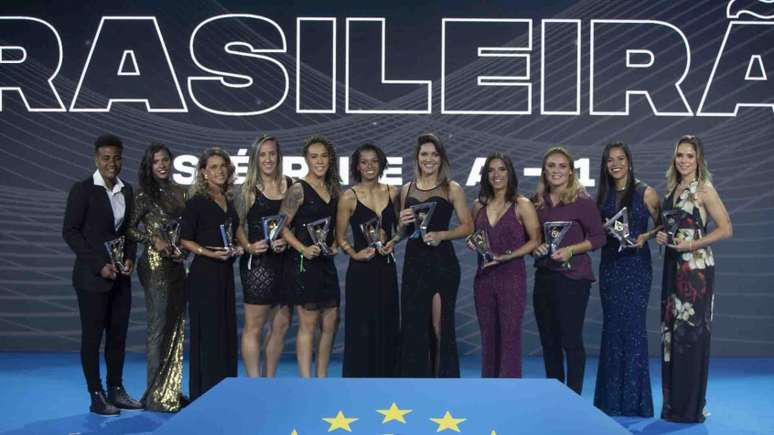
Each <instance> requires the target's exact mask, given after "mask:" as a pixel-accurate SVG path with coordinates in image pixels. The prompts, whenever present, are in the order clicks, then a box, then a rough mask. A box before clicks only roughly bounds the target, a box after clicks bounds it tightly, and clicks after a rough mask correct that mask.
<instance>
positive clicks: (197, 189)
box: [190, 147, 236, 199]
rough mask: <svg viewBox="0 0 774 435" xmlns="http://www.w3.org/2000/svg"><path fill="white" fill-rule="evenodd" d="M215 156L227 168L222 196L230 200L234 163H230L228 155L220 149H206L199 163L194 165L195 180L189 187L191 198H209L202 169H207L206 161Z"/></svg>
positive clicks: (234, 169)
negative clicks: (226, 177) (199, 196)
mask: <svg viewBox="0 0 774 435" xmlns="http://www.w3.org/2000/svg"><path fill="white" fill-rule="evenodd" d="M215 156H218V157H221V158H222V159H223V160H224V161H225V162H226V165H227V166H228V179H227V180H226V184H225V185H224V186H223V194H224V195H225V196H226V198H228V199H231V187H232V186H233V185H234V172H235V171H236V167H235V166H234V163H232V162H231V157H229V155H228V153H227V152H226V151H225V150H223V148H220V147H212V148H207V149H206V150H204V152H203V153H202V154H201V156H199V163H197V164H196V179H195V181H194V183H193V184H192V185H191V190H190V192H191V195H190V196H191V197H192V198H193V197H194V196H196V195H203V196H207V197H209V196H210V190H209V188H208V184H207V180H205V179H204V172H203V171H204V168H206V167H207V160H208V159H209V158H210V157H215Z"/></svg>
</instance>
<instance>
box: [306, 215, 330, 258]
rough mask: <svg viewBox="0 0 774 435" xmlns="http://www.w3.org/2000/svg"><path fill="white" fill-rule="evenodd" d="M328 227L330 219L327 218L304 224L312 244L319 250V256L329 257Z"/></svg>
mask: <svg viewBox="0 0 774 435" xmlns="http://www.w3.org/2000/svg"><path fill="white" fill-rule="evenodd" d="M330 226H331V218H329V217H326V218H322V219H317V220H316V221H313V222H309V223H308V224H306V230H307V231H308V232H309V237H310V238H311V239H312V244H314V245H317V246H318V247H319V248H320V253H321V255H331V250H330V248H328V243H327V239H328V231H329V230H330Z"/></svg>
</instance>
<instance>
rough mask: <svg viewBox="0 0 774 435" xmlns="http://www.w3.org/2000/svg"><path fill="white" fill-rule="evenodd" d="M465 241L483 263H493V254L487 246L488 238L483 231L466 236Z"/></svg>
mask: <svg viewBox="0 0 774 435" xmlns="http://www.w3.org/2000/svg"><path fill="white" fill-rule="evenodd" d="M467 241H468V242H469V243H470V244H471V245H473V247H474V248H476V252H477V253H478V254H479V255H480V256H481V258H482V259H483V260H484V262H485V263H489V262H490V261H494V257H495V256H494V253H492V250H491V248H490V246H489V236H488V235H487V233H486V231H485V230H476V231H474V232H473V234H471V235H469V236H468V239H467Z"/></svg>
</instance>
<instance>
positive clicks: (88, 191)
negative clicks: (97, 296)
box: [62, 176, 136, 292]
mask: <svg viewBox="0 0 774 435" xmlns="http://www.w3.org/2000/svg"><path fill="white" fill-rule="evenodd" d="M122 181H123V180H122ZM121 193H123V195H124V200H125V202H126V215H125V216H124V221H123V223H121V226H120V227H119V228H118V231H116V230H115V228H114V225H113V209H112V208H111V207H110V199H109V198H108V196H107V193H106V192H105V188H104V187H102V186H97V185H95V184H94V179H93V177H92V176H89V178H87V179H85V180H83V181H78V182H76V183H75V184H73V187H72V188H71V189H70V194H69V195H68V196H67V208H66V209H65V215H64V223H63V225H62V237H63V238H64V240H65V242H67V245H68V246H69V247H70V249H72V250H73V252H75V265H74V266H73V287H75V288H77V289H81V290H88V291H96V292H107V291H110V289H111V288H113V285H114V284H116V282H115V281H113V280H110V279H105V278H103V277H102V276H101V275H100V271H101V270H102V268H103V267H104V266H105V264H107V263H110V257H109V256H108V252H107V249H106V248H105V242H106V241H108V240H113V239H116V238H118V237H120V236H123V235H126V228H127V226H128V225H129V216H130V215H131V212H132V208H133V207H134V195H133V194H132V186H130V185H129V184H128V183H126V182H124V188H123V189H122V190H121ZM124 248H125V254H124V255H125V258H127V259H131V260H132V261H134V257H135V252H136V244H135V242H133V241H131V240H129V238H128V237H127V238H126V239H125V245H124ZM116 281H119V283H120V284H122V285H129V283H130V277H128V276H125V275H121V274H119V276H118V278H117V279H116Z"/></svg>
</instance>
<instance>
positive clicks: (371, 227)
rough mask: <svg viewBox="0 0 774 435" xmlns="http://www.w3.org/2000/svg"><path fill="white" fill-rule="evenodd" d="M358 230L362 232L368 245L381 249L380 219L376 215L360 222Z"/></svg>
mask: <svg viewBox="0 0 774 435" xmlns="http://www.w3.org/2000/svg"><path fill="white" fill-rule="evenodd" d="M360 231H362V232H363V237H365V239H366V242H368V246H369V247H371V248H374V249H381V248H382V246H383V243H382V237H381V233H382V220H381V219H379V218H378V217H375V218H373V219H370V220H368V221H366V222H363V223H362V224H360Z"/></svg>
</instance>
